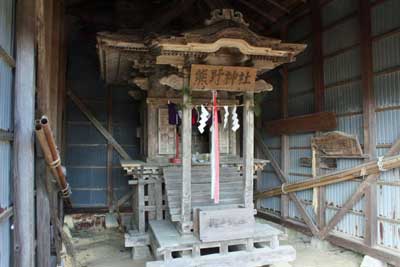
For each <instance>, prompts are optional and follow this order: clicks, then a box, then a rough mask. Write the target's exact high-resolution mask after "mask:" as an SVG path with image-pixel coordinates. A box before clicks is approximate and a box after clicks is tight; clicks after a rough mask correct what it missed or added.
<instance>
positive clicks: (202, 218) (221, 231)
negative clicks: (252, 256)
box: [199, 208, 255, 242]
mask: <svg viewBox="0 0 400 267" xmlns="http://www.w3.org/2000/svg"><path fill="white" fill-rule="evenodd" d="M254 227H255V219H254V211H253V209H248V208H244V209H243V208H238V209H223V210H207V209H205V210H203V209H201V208H200V211H199V238H200V240H201V241H203V242H214V241H225V240H232V239H242V238H249V237H251V236H252V235H253V232H254Z"/></svg>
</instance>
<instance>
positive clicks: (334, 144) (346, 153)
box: [311, 131, 363, 158]
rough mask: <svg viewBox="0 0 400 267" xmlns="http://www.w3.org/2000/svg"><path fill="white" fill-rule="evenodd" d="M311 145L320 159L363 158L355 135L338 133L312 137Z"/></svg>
mask: <svg viewBox="0 0 400 267" xmlns="http://www.w3.org/2000/svg"><path fill="white" fill-rule="evenodd" d="M311 143H312V146H313V147H315V149H316V150H317V151H318V153H320V154H321V156H322V157H324V156H330V157H336V158H347V157H362V156H363V152H362V149H361V145H360V142H359V141H358V138H357V136H356V135H350V134H346V133H343V132H338V131H335V132H328V133H325V134H322V135H319V136H316V137H313V138H312V140H311Z"/></svg>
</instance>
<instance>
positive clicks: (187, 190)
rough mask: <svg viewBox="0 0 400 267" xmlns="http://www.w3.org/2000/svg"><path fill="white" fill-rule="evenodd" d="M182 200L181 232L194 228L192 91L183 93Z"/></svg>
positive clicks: (186, 78) (186, 73) (185, 73)
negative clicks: (192, 216)
mask: <svg viewBox="0 0 400 267" xmlns="http://www.w3.org/2000/svg"><path fill="white" fill-rule="evenodd" d="M183 80H184V81H183V82H184V88H189V70H188V69H187V68H185V69H184V70H183ZM182 113H183V115H182V200H181V218H182V219H181V229H180V230H181V232H182V233H188V232H190V230H191V228H192V222H191V220H192V218H191V214H192V195H191V193H192V174H191V170H192V108H191V103H190V91H189V92H184V93H183V111H182Z"/></svg>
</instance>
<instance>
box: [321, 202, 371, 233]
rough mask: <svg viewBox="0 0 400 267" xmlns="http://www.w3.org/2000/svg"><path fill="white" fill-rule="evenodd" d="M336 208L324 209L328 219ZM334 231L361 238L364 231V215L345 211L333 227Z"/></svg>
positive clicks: (334, 212)
mask: <svg viewBox="0 0 400 267" xmlns="http://www.w3.org/2000/svg"><path fill="white" fill-rule="evenodd" d="M336 212H337V210H334V209H326V217H327V220H328V221H329V220H330V219H331V218H332V217H333V216H334V215H335V214H336ZM333 230H334V231H337V232H340V233H344V234H347V235H350V236H353V237H358V238H363V237H364V233H365V217H364V216H363V215H358V214H354V213H347V214H346V215H345V216H344V217H343V219H342V220H341V221H340V222H339V223H338V224H337V225H336V226H335V227H334V228H333Z"/></svg>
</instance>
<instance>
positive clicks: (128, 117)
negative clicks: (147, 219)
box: [66, 25, 139, 208]
mask: <svg viewBox="0 0 400 267" xmlns="http://www.w3.org/2000/svg"><path fill="white" fill-rule="evenodd" d="M72 27H73V29H77V28H79V27H77V25H73V26H72ZM69 41H70V44H69V50H68V51H69V59H68V60H69V69H68V84H69V88H70V89H71V90H72V91H73V92H74V93H75V94H76V95H77V96H78V97H80V98H81V99H82V101H83V102H84V103H85V105H87V107H88V108H89V109H90V110H91V111H92V112H93V113H94V114H95V117H96V119H97V120H99V121H100V122H101V123H102V124H103V126H104V127H106V128H107V120H108V116H109V115H110V114H109V112H108V110H107V105H108V103H107V101H108V98H107V97H108V96H107V94H108V92H107V88H106V87H105V86H104V84H103V82H102V81H101V80H100V74H99V71H98V70H99V67H98V59H97V55H96V49H95V45H96V44H95V36H94V35H89V36H88V35H87V34H86V33H84V32H83V31H80V30H76V31H74V32H73V33H72V34H71V35H70V40H69ZM128 90H129V88H127V87H116V88H112V89H111V92H112V93H111V98H112V111H111V116H112V128H113V136H114V138H115V139H116V140H117V141H118V142H119V143H120V144H121V145H122V147H123V148H124V149H125V150H126V151H127V152H128V154H129V155H130V156H131V157H132V158H137V157H138V156H139V142H138V139H137V138H136V127H137V125H138V121H139V112H138V110H139V103H138V102H136V101H134V100H133V99H132V98H131V97H130V96H129V95H128ZM66 124H67V125H66V131H67V132H66V166H67V172H68V180H69V183H70V185H71V188H72V196H71V197H72V202H73V207H74V208H103V207H107V203H108V199H107V141H106V139H105V138H104V137H103V136H102V135H101V134H100V133H99V132H98V131H97V130H96V128H95V127H94V126H93V125H92V124H91V123H90V121H89V120H88V119H87V118H86V117H85V116H84V115H83V114H82V112H81V111H80V110H79V109H78V108H77V106H76V105H75V104H74V103H73V102H72V101H71V100H68V101H67V123H66ZM113 153H114V154H113V163H112V165H113V171H112V183H113V190H114V194H113V195H114V196H113V199H114V200H116V199H118V198H119V197H121V196H122V195H123V194H124V193H126V192H127V190H129V187H128V178H127V177H126V176H124V173H123V171H122V169H121V167H120V165H119V160H120V157H119V154H117V153H116V152H115V151H114V152H113Z"/></svg>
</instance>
